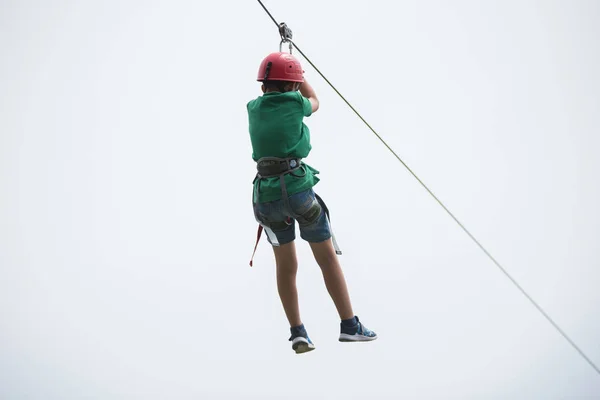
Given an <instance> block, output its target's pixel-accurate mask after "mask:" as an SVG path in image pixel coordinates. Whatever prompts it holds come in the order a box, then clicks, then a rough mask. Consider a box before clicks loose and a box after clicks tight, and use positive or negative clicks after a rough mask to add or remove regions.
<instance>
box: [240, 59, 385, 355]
mask: <svg viewBox="0 0 600 400" xmlns="http://www.w3.org/2000/svg"><path fill="white" fill-rule="evenodd" d="M303 73H304V71H303V70H302V66H301V65H300V62H299V61H298V60H297V59H296V58H295V57H294V56H292V55H291V54H288V53H281V52H279V53H272V54H270V55H269V56H267V57H266V58H265V59H264V60H263V61H262V63H261V65H260V68H259V72H258V79H257V80H258V81H260V82H262V91H263V93H264V95H263V96H261V97H258V98H257V99H255V100H252V101H250V102H249V103H248V105H247V109H248V120H249V130H250V139H251V142H252V149H253V154H252V158H253V159H254V161H256V162H257V169H258V174H257V176H256V178H255V180H254V193H253V206H254V214H255V217H256V219H257V221H259V223H260V224H261V225H262V226H263V227H264V229H265V232H266V233H267V238H268V240H269V243H271V244H272V245H273V251H274V253H275V262H276V266H277V290H278V292H279V297H280V298H281V303H282V305H283V309H284V311H285V314H286V316H287V319H288V321H289V323H290V326H291V328H290V331H291V337H290V339H289V340H290V341H291V342H292V349H293V350H294V351H295V352H296V353H297V354H300V353H305V352H308V351H311V350H313V349H314V348H315V346H314V344H313V343H312V341H311V340H310V338H309V337H308V334H307V332H306V329H305V327H304V324H303V323H302V320H301V318H300V311H299V308H298V292H297V289H296V272H297V270H298V261H297V259H296V248H295V245H294V239H295V236H296V232H295V222H296V221H297V222H298V224H299V227H300V236H301V237H302V239H304V240H306V241H307V242H308V243H309V244H310V247H311V249H312V252H313V254H314V257H315V260H316V261H317V263H318V264H319V266H320V267H321V271H322V273H323V278H324V280H325V285H326V286H327V290H328V292H329V294H330V296H331V298H332V299H333V302H334V303H335V306H336V308H337V311H338V313H339V316H340V319H341V324H340V329H341V333H340V337H339V340H340V341H341V342H358V341H370V340H375V339H377V335H376V334H375V332H373V331H370V330H369V329H367V328H366V327H365V326H364V325H363V324H362V322H360V321H359V319H358V317H357V316H355V315H354V312H353V311H352V305H351V304H350V296H349V294H348V289H347V287H346V281H345V278H344V274H343V272H342V269H341V267H340V264H339V262H338V258H337V255H336V249H335V242H334V241H332V233H331V229H330V226H329V219H328V213H327V208H326V207H325V204H324V203H323V201H322V200H321V199H320V197H319V196H318V195H316V194H315V192H314V191H313V189H312V188H313V186H314V185H316V184H317V182H319V178H317V176H316V175H317V174H318V173H319V171H317V170H315V169H314V168H312V167H310V166H309V165H307V164H305V163H304V162H302V161H301V159H303V158H305V157H307V156H308V154H309V152H310V150H311V145H310V132H309V129H308V127H307V126H306V125H305V124H304V123H303V119H304V117H309V116H310V115H311V114H312V113H314V112H315V111H317V110H318V109H319V100H318V99H317V96H316V94H315V91H314V90H313V88H312V87H311V86H310V85H309V84H308V82H306V80H305V79H304V76H303ZM298 90H299V92H298Z"/></svg>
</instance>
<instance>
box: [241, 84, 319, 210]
mask: <svg viewBox="0 0 600 400" xmlns="http://www.w3.org/2000/svg"><path fill="white" fill-rule="evenodd" d="M247 109H248V122H249V130H250V140H251V142H252V158H253V159H254V161H258V160H259V159H260V158H262V157H281V158H285V157H299V158H306V157H307V156H308V154H309V153H310V150H311V145H310V131H309V129H308V127H307V126H306V125H305V124H304V122H303V119H304V117H310V115H311V114H312V105H311V103H310V101H309V100H308V99H307V98H305V97H304V96H302V94H300V92H297V91H295V92H286V93H279V92H270V93H265V94H264V95H263V96H261V97H258V98H257V99H254V100H251V101H250V102H248V105H247ZM304 172H306V175H304ZM318 173H319V171H317V170H316V169H314V168H312V167H310V166H309V165H307V164H305V163H304V162H303V163H302V168H301V169H298V170H296V171H294V172H293V174H296V175H304V176H303V177H295V176H293V175H292V174H287V175H286V176H285V185H286V187H287V191H288V195H292V194H294V193H299V192H302V191H304V190H307V189H310V188H311V187H313V186H314V185H316V184H317V182H319V178H318V177H317V176H316V175H317V174H318ZM254 184H255V193H256V192H257V193H258V199H256V198H255V201H257V202H259V203H264V202H268V201H274V200H279V199H281V185H280V182H279V177H273V178H263V179H261V180H258V179H257V180H256V182H255V183H254ZM259 184H260V185H259ZM257 185H258V186H257Z"/></svg>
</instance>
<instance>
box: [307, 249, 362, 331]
mask: <svg viewBox="0 0 600 400" xmlns="http://www.w3.org/2000/svg"><path fill="white" fill-rule="evenodd" d="M310 248H311V249H312V252H313V255H314V256H315V260H316V261H317V264H319V267H321V272H322V273H323V279H324V280H325V286H326V287H327V291H328V292H329V295H330V296H331V299H332V300H333V303H334V304H335V307H336V309H337V311H338V314H339V315H340V319H342V320H346V319H350V318H353V317H354V311H353V310H352V304H351V302H350V294H349V293H348V287H347V285H346V279H345V277H344V272H343V271H342V267H341V266H340V263H339V260H338V257H337V255H336V254H335V250H334V248H333V243H332V241H331V239H327V240H325V241H323V242H319V243H310Z"/></svg>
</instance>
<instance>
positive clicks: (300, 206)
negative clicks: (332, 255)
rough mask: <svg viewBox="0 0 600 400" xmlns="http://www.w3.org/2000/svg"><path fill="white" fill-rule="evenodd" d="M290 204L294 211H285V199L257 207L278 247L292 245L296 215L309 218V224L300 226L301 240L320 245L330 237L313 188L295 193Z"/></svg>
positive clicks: (325, 218)
mask: <svg viewBox="0 0 600 400" xmlns="http://www.w3.org/2000/svg"><path fill="white" fill-rule="evenodd" d="M288 201H289V204H290V207H291V208H292V210H288V209H286V206H285V204H284V202H283V200H275V201H270V202H267V203H256V204H254V213H255V215H256V217H257V218H258V220H259V221H260V222H261V223H262V224H264V225H266V226H268V227H270V228H271V230H272V231H273V232H274V233H275V235H276V236H277V240H278V241H279V244H286V243H290V242H292V241H294V240H295V239H296V221H295V220H294V218H293V217H292V214H294V213H295V214H298V215H302V216H303V217H304V218H306V219H308V221H307V223H303V224H298V225H299V227H300V237H301V238H302V239H304V240H306V241H307V242H312V243H318V242H323V241H325V240H327V239H329V238H331V228H330V226H329V221H328V219H327V215H326V214H325V210H323V208H322V207H321V205H320V204H319V202H318V201H317V199H316V197H315V192H314V191H313V190H312V189H308V190H305V191H303V192H300V193H296V194H293V195H291V196H290V197H289V200H288ZM292 211H293V212H292ZM267 239H268V237H267ZM269 242H271V241H270V240H269Z"/></svg>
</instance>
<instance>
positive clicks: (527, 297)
mask: <svg viewBox="0 0 600 400" xmlns="http://www.w3.org/2000/svg"><path fill="white" fill-rule="evenodd" d="M258 3H259V4H260V5H261V6H262V8H263V9H264V10H265V12H266V13H267V15H268V16H269V17H270V18H271V20H272V21H273V22H274V23H275V25H277V27H278V28H279V33H280V35H281V37H282V42H281V43H280V46H281V44H283V43H284V42H288V43H289V45H290V52H291V47H292V46H293V47H294V48H295V49H296V50H297V51H298V53H300V55H302V57H304V59H305V60H306V61H307V62H308V63H309V64H310V65H311V67H313V68H314V69H315V71H316V72H317V73H318V74H319V75H320V76H321V77H322V78H323V79H324V80H325V82H327V84H328V85H329V86H330V87H331V88H332V89H333V90H334V91H335V92H336V93H337V94H338V96H340V98H341V99H342V100H343V101H344V102H345V103H346V104H347V105H348V107H350V109H351V110H352V111H354V113H355V114H356V115H357V116H358V118H360V120H361V121H362V122H363V123H364V124H365V125H366V126H367V127H368V128H369V129H370V130H371V132H373V134H374V135H375V136H377V138H378V139H379V140H380V141H381V142H382V143H383V145H384V146H385V147H387V149H388V150H389V151H390V152H391V153H392V154H393V155H394V157H396V159H397V160H398V161H399V162H400V163H401V164H402V165H403V166H404V167H405V168H406V169H407V170H408V172H409V173H410V174H411V175H412V176H413V177H414V178H415V179H416V180H417V181H418V182H419V183H420V184H421V186H423V188H424V189H425V190H426V191H427V192H428V193H429V194H430V195H431V196H432V197H433V199H434V200H435V201H436V202H437V203H438V204H439V205H440V206H441V207H442V208H443V209H444V211H446V213H448V215H449V216H450V217H451V218H452V219H453V220H454V222H456V223H457V224H458V226H459V227H460V228H461V229H462V230H463V231H464V232H465V233H466V234H467V236H469V237H470V238H471V240H473V242H475V244H476V245H477V246H478V247H479V248H480V249H481V251H483V252H484V253H485V255H486V256H487V257H488V258H489V259H490V260H491V261H492V263H494V264H495V265H496V267H498V269H499V270H500V271H501V272H502V273H503V274H504V275H505V276H506V277H507V278H508V279H509V280H510V281H511V282H512V283H513V285H514V286H515V287H516V288H517V289H518V290H519V291H520V292H521V294H522V295H523V296H525V298H526V299H527V300H529V302H530V303H531V304H532V305H533V306H534V307H535V308H536V309H537V310H538V311H539V312H540V314H542V316H543V317H544V318H546V320H547V321H548V322H549V323H550V324H551V325H552V326H553V327H554V328H555V329H556V330H557V332H558V333H560V334H561V336H562V337H563V338H564V339H565V340H566V341H567V342H568V343H569V344H570V345H571V346H572V347H573V349H575V351H577V353H579V355H580V356H581V357H582V358H583V359H584V360H585V361H586V362H587V363H588V364H589V365H590V366H591V367H592V368H593V369H594V370H595V371H596V372H597V373H598V374H600V368H598V367H597V366H596V364H594V362H593V361H592V360H591V359H590V358H589V357H588V356H587V355H586V354H585V353H584V352H583V350H581V349H580V348H579V346H577V344H576V343H575V342H574V341H573V340H572V339H571V338H570V337H569V336H568V335H567V334H566V333H565V332H564V331H563V330H562V328H561V327H560V326H558V324H557V323H556V322H554V320H553V319H552V318H551V317H550V315H549V314H548V313H547V312H546V311H544V309H543V308H542V307H541V306H540V305H539V304H538V303H537V302H536V301H535V300H534V299H533V297H531V296H530V295H529V293H527V291H526V290H525V289H524V288H523V287H522V286H521V285H520V284H519V283H518V282H517V281H516V280H515V279H514V278H513V277H512V276H511V275H510V274H509V273H508V271H507V270H506V269H505V268H504V267H502V265H501V264H500V263H499V262H498V261H496V259H495V258H494V257H493V256H492V255H491V253H490V252H489V251H487V249H486V248H485V247H483V245H482V244H481V243H480V242H479V240H477V239H476V238H475V236H473V234H471V232H469V230H468V229H467V228H466V227H465V226H464V225H463V224H462V223H461V222H460V221H459V220H458V218H456V217H455V216H454V214H453V213H452V212H451V211H450V210H449V209H448V208H447V207H446V206H445V205H444V203H442V201H441V200H440V199H439V198H438V197H437V196H436V195H435V194H434V193H433V192H432V191H431V189H429V187H427V185H425V183H424V182H423V181H422V180H421V179H420V178H419V177H418V176H417V174H416V173H415V172H413V170H412V169H411V168H410V167H409V166H408V165H407V164H406V163H405V162H404V160H402V159H401V158H400V156H398V154H396V152H395V151H394V150H393V149H392V148H391V147H390V146H389V145H388V144H387V143H386V141H385V140H384V139H383V138H382V137H381V136H380V135H379V134H378V133H377V132H376V131H375V129H373V128H372V127H371V125H369V123H368V122H367V121H366V120H365V119H364V118H363V117H362V115H360V113H359V112H358V111H356V109H355V108H354V107H353V106H352V104H350V102H349V101H348V100H346V98H345V97H344V96H343V95H342V94H341V93H340V92H339V91H338V90H337V89H336V88H335V86H334V85H333V84H332V83H331V82H329V80H328V79H327V78H326V77H325V75H323V73H322V72H321V71H320V70H319V69H318V68H317V67H316V66H315V65H314V64H313V63H312V61H311V60H310V59H309V58H308V57H307V56H306V55H305V54H304V53H303V52H302V50H300V48H299V47H298V46H297V45H296V43H294V42H292V38H291V36H292V33H291V30H289V37H288V36H286V35H287V31H286V30H285V29H284V33H285V35H284V34H282V25H285V24H283V23H281V24H278V23H277V20H275V18H274V17H273V15H271V13H270V12H269V10H268V9H267V7H265V5H264V4H263V2H262V1H261V0H258ZM286 27H287V26H286ZM284 39H285V40H284Z"/></svg>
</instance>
